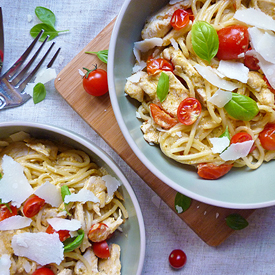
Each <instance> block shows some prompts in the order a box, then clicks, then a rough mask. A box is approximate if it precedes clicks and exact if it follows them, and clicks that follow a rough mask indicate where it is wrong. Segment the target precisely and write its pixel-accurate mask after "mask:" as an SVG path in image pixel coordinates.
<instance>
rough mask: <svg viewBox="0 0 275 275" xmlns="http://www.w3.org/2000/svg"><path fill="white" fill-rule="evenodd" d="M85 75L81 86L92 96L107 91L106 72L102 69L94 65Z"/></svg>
mask: <svg viewBox="0 0 275 275" xmlns="http://www.w3.org/2000/svg"><path fill="white" fill-rule="evenodd" d="M83 69H84V70H86V71H87V73H86V74H85V76H84V77H83V87H84V90H85V91H86V92H87V93H88V94H90V95H93V96H101V95H104V94H106V93H107V92H108V90H109V88H108V80H107V72H106V71H105V70H102V69H98V68H97V66H96V65H95V68H94V69H93V70H88V69H86V68H83Z"/></svg>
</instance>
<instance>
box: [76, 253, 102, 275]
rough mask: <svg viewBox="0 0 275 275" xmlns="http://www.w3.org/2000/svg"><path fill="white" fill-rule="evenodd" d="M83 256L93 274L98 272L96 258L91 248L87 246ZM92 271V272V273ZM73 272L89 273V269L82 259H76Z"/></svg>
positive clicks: (77, 274) (88, 274)
mask: <svg viewBox="0 0 275 275" xmlns="http://www.w3.org/2000/svg"><path fill="white" fill-rule="evenodd" d="M83 257H84V258H85V259H86V260H87V262H88V263H89V265H90V267H91V271H92V272H93V273H95V274H100V273H99V272H98V258H97V257H96V255H95V254H94V252H93V250H92V249H91V248H88V249H87V250H86V252H85V253H84V254H83ZM93 273H92V274H93ZM74 274H76V275H91V274H90V273H89V271H88V270H87V268H86V266H85V265H84V263H83V262H82V261H80V260H79V261H77V263H76V265H75V268H74Z"/></svg>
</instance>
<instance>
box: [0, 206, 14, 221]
mask: <svg viewBox="0 0 275 275" xmlns="http://www.w3.org/2000/svg"><path fill="white" fill-rule="evenodd" d="M17 211H18V209H17V208H16V207H15V206H13V205H11V204H8V206H7V205H6V204H0V221H3V220H5V219H7V218H9V217H12V216H15V215H17Z"/></svg>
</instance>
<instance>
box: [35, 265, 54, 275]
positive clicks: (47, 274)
mask: <svg viewBox="0 0 275 275" xmlns="http://www.w3.org/2000/svg"><path fill="white" fill-rule="evenodd" d="M32 275H54V273H53V271H52V270H51V269H49V268H47V267H40V268H38V269H36V270H35V271H34V272H33V274H32Z"/></svg>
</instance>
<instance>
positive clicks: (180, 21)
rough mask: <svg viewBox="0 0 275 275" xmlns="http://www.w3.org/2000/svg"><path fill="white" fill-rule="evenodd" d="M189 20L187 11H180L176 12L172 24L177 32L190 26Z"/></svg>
mask: <svg viewBox="0 0 275 275" xmlns="http://www.w3.org/2000/svg"><path fill="white" fill-rule="evenodd" d="M189 20H190V19H189V13H188V12H187V11H185V10H182V9H178V10H175V11H174V13H173V15H172V18H171V21H170V24H171V26H172V27H173V28H174V29H175V30H177V31H179V30H180V29H182V28H184V27H185V26H186V25H188V23H189Z"/></svg>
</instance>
